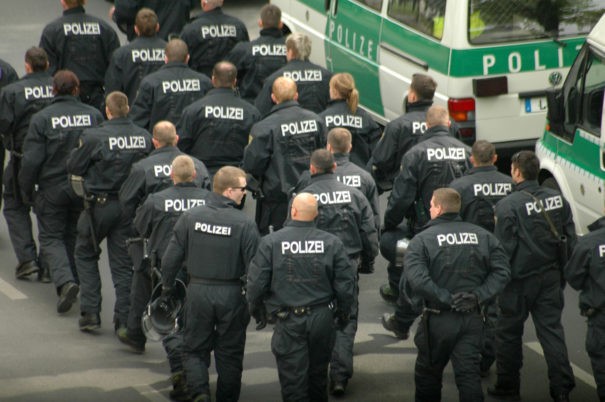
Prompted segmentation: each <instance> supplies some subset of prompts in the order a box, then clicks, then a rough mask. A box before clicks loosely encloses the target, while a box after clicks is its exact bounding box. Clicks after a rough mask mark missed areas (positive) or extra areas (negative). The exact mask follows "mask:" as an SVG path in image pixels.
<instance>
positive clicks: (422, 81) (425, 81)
mask: <svg viewBox="0 0 605 402" xmlns="http://www.w3.org/2000/svg"><path fill="white" fill-rule="evenodd" d="M410 88H411V89H412V90H413V91H414V92H415V93H416V95H418V100H425V101H430V100H433V97H434V96H435V90H436V89H437V83H436V82H435V80H434V79H433V77H431V76H429V75H426V74H414V75H412V83H411V84H410Z"/></svg>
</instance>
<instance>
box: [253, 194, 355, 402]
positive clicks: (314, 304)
mask: <svg viewBox="0 0 605 402" xmlns="http://www.w3.org/2000/svg"><path fill="white" fill-rule="evenodd" d="M317 214H318V212H317V201H316V200H315V197H314V196H313V195H312V194H308V193H300V194H298V195H297V196H296V198H294V201H293V202H292V207H291V211H290V215H291V217H292V220H290V221H288V223H287V224H286V226H285V227H284V228H283V229H281V230H279V231H277V232H274V233H271V234H269V235H268V236H265V237H264V238H263V240H262V241H261V244H260V246H259V248H258V252H257V253H256V255H255V256H254V260H253V261H252V263H251V265H250V270H249V272H248V286H247V289H248V293H247V298H248V303H249V304H250V311H251V313H252V314H253V316H254V317H255V318H256V319H257V322H260V323H261V324H262V323H263V322H266V315H267V314H265V313H268V314H269V315H270V316H272V317H275V318H276V320H277V321H276V323H275V330H274V332H273V338H272V339H271V351H272V352H273V355H274V356H275V360H276V362H277V370H278V373H279V382H280V385H281V395H282V399H283V400H284V401H318V402H322V401H326V402H327V400H328V394H327V392H326V389H327V387H326V385H327V384H326V382H327V371H328V363H329V362H330V354H331V353H332V345H333V344H334V337H335V328H334V319H335V318H336V325H337V327H339V328H343V327H344V326H345V325H346V324H347V321H348V316H349V314H350V313H351V311H352V306H353V302H354V297H355V270H354V267H353V266H352V265H351V264H350V259H349V258H348V256H347V251H346V249H345V246H344V245H343V243H342V242H341V241H340V239H339V238H338V237H336V236H335V235H333V234H331V233H328V232H325V231H323V230H320V229H317V228H316V227H315V223H314V220H315V218H316V217H317ZM311 267H313V268H312V269H309V268H311ZM333 304H336V311H334V310H333Z"/></svg>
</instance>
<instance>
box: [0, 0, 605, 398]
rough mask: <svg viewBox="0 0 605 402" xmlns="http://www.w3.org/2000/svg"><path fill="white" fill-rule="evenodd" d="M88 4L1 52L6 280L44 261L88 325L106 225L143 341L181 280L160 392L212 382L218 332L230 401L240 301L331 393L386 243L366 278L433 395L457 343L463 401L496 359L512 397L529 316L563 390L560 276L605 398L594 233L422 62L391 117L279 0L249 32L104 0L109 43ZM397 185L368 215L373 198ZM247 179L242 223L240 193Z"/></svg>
mask: <svg viewBox="0 0 605 402" xmlns="http://www.w3.org/2000/svg"><path fill="white" fill-rule="evenodd" d="M84 3H85V0H61V4H62V6H63V8H64V13H63V16H62V17H60V18H58V19H57V20H55V21H53V22H51V23H50V24H48V25H47V27H46V28H45V29H44V31H43V33H42V37H41V40H40V47H33V48H31V49H29V50H28V51H27V52H26V54H25V68H26V73H27V74H26V75H25V76H24V77H23V78H21V79H20V80H17V77H16V73H14V70H11V68H10V67H9V66H7V65H5V63H3V62H2V63H0V68H2V75H0V80H1V81H0V84H2V85H3V88H2V92H1V93H0V133H1V134H2V136H3V143H4V146H5V149H7V150H8V151H9V154H10V160H9V163H8V165H7V168H6V171H5V173H4V178H3V183H4V186H3V187H4V192H3V199H4V209H3V211H4V215H5V218H6V221H7V225H8V228H9V235H10V238H11V242H12V244H13V248H14V250H15V254H16V256H17V259H18V263H19V264H18V266H17V268H16V276H17V278H19V279H27V278H29V277H30V276H31V275H33V274H36V273H38V274H39V279H40V280H42V281H49V282H50V281H52V282H53V283H54V285H55V288H56V290H57V295H58V301H57V312H58V313H61V314H63V313H66V312H68V311H69V310H70V309H71V307H72V305H73V304H74V303H75V302H76V300H77V298H78V295H79V296H80V310H81V315H80V319H79V328H80V329H81V330H82V331H86V332H88V331H94V330H96V329H98V328H99V327H100V325H101V321H100V309H101V292H100V289H101V282H100V275H99V267H98V259H99V255H100V252H101V251H100V248H99V245H100V242H101V241H102V240H103V239H107V251H108V254H109V268H110V270H111V275H112V280H113V282H114V288H115V293H116V302H115V306H114V319H113V321H114V329H115V331H116V335H117V336H118V339H119V340H120V341H121V342H123V343H125V344H126V345H128V346H129V347H130V348H132V349H133V350H134V351H136V352H139V353H142V352H144V350H145V344H146V341H147V335H148V333H147V332H146V329H148V328H145V325H144V324H143V323H144V320H142V317H143V315H144V314H145V310H146V307H147V304H148V302H149V301H150V298H152V299H155V300H154V306H158V308H159V309H165V310H169V307H170V306H173V305H174V304H175V299H176V298H177V297H176V296H177V293H178V290H177V288H178V285H177V278H179V280H181V281H183V282H185V283H187V284H188V285H187V297H186V298H185V302H184V309H183V312H182V313H181V314H180V316H179V322H180V326H179V328H178V329H176V330H175V331H171V333H170V334H169V335H168V336H165V337H164V338H163V344H164V347H165V349H166V351H167V354H168V359H169V363H170V369H171V379H172V383H173V387H174V388H173V390H172V391H171V394H170V395H171V397H172V398H173V399H176V400H189V399H193V400H196V401H204V400H210V391H209V379H208V377H209V376H208V367H209V366H210V356H211V352H213V353H214V358H215V362H216V370H217V372H218V375H219V377H218V384H217V395H216V398H217V400H219V401H232V400H237V399H238V398H239V394H240V389H241V376H242V369H243V368H242V367H243V366H242V361H243V356H244V347H245V340H246V328H247V326H248V322H249V320H250V315H252V316H253V317H254V318H255V320H256V321H257V324H258V326H257V327H258V328H262V327H264V326H265V325H266V324H267V323H268V322H271V323H273V324H275V327H274V335H273V339H272V342H271V349H272V352H273V353H274V355H275V358H276V362H277V368H278V373H279V380H280V384H281V387H282V398H283V399H284V400H312V401H322V400H327V398H328V390H329V391H330V392H331V393H332V394H334V395H343V394H344V393H345V391H346V387H347V384H348V382H349V380H350V379H351V378H352V375H353V347H354V339H355V333H356V330H357V317H358V312H359V308H360V306H359V303H358V292H359V274H369V273H372V272H373V270H374V259H375V257H376V255H377V253H378V249H379V246H380V251H381V253H382V255H383V256H384V257H385V258H386V259H387V260H388V261H389V265H388V279H389V283H388V285H384V286H383V287H381V289H380V294H381V295H382V297H383V298H384V299H385V300H386V301H388V302H390V303H392V304H394V305H395V313H394V314H385V315H384V316H383V325H384V327H385V328H386V329H387V330H389V331H392V332H393V333H394V334H395V335H396V336H397V337H398V338H400V339H406V338H408V337H409V330H410V326H411V325H412V323H413V322H414V321H415V320H416V318H417V317H418V316H421V324H420V325H419V329H418V331H417V333H416V337H415V342H416V345H417V347H418V358H417V362H416V375H415V381H416V400H418V401H434V400H440V398H441V391H440V390H441V380H442V373H443V369H444V367H445V365H446V364H447V363H448V362H449V361H450V360H451V361H452V364H453V367H454V373H455V377H456V383H457V385H458V388H459V392H460V399H461V400H464V401H467V400H468V401H475V400H477V401H481V400H483V392H482V389H481V382H480V378H481V375H483V374H485V373H487V371H488V370H489V368H490V366H491V365H492V364H493V362H494V360H495V361H496V365H497V382H496V384H495V385H494V386H493V387H490V388H489V389H488V393H490V394H492V395H495V396H498V397H503V398H508V399H519V395H520V375H519V371H520V368H521V362H522V356H521V344H522V343H521V337H522V332H523V324H524V321H525V320H526V319H527V317H528V315H529V314H530V313H531V314H532V318H533V320H534V324H535V326H536V331H537V333H538V338H539V340H540V342H541V344H542V347H543V349H544V354H545V357H546V361H547V364H548V370H549V381H550V391H551V396H552V397H553V400H555V401H567V400H569V392H570V391H571V390H572V389H573V387H574V378H573V374H572V371H571V367H570V364H569V361H568V357H567V352H566V348H565V342H564V334H563V328H562V325H561V310H562V307H563V295H562V286H563V285H564V283H565V281H564V280H565V278H566V279H567V280H569V283H570V284H571V285H572V286H573V287H575V288H577V289H580V290H582V295H581V304H582V312H583V314H585V315H586V316H587V317H588V320H589V332H588V338H587V350H588V352H589V355H590V357H591V361H592V364H593V369H594V374H595V378H596V380H597V384H598V393H599V395H600V397H601V398H602V400H604V398H605V363H603V358H604V357H605V356H604V355H603V352H602V351H601V350H600V348H599V341H598V339H599V337H600V336H601V335H602V334H603V332H604V331H605V329H604V327H605V324H603V323H602V322H601V321H602V319H601V316H600V312H601V309H602V308H603V307H604V305H605V297H604V294H603V293H602V292H601V291H599V286H598V284H599V277H600V273H599V268H601V267H602V266H603V256H605V252H603V249H605V246H603V245H601V244H600V241H599V239H600V238H599V235H601V236H602V234H603V233H604V232H603V230H601V229H599V230H596V231H595V232H594V234H591V235H589V236H586V237H585V238H583V239H581V240H580V241H578V246H577V247H575V249H574V245H575V243H576V236H575V232H574V225H573V221H572V217H571V212H570V208H569V205H568V204H567V202H566V201H565V200H564V198H563V197H562V196H561V194H560V193H559V192H557V191H555V190H551V189H545V188H543V187H540V186H539V185H538V183H537V175H538V171H539V161H538V160H537V158H536V156H535V155H534V154H533V153H532V152H530V151H522V152H520V153H518V154H515V155H514V157H513V158H512V161H511V162H512V164H511V176H512V177H509V176H506V175H503V174H501V173H499V172H498V171H497V170H496V168H495V166H494V163H495V162H496V158H497V156H496V154H495V149H494V147H493V145H491V144H489V143H487V142H485V141H478V142H476V143H475V144H474V145H473V148H472V149H469V147H468V146H467V145H465V144H463V143H462V142H460V141H459V140H458V139H457V138H456V137H457V127H456V125H455V123H453V122H452V121H451V120H450V118H449V116H448V113H447V110H445V109H444V108H442V107H439V106H433V105H432V103H433V96H434V93H435V90H436V83H435V81H434V80H433V79H432V78H431V77H429V76H426V75H421V74H417V75H415V76H414V77H413V79H412V82H411V85H410V88H409V91H408V94H407V97H406V101H405V104H404V108H405V110H406V113H404V114H403V115H402V116H401V117H400V118H398V119H395V120H393V121H392V122H390V123H389V124H387V126H386V127H385V130H384V133H382V135H381V132H380V128H379V127H378V126H377V125H376V123H375V122H374V121H373V120H372V119H371V117H370V116H369V115H368V114H367V113H366V112H365V111H363V110H362V109H360V108H358V103H359V93H358V92H357V89H356V88H355V83H354V80H353V78H352V76H351V75H350V74H347V73H339V74H334V75H332V74H331V73H330V72H329V71H327V70H325V69H323V68H321V67H319V66H317V65H315V64H313V63H311V62H310V61H309V55H310V53H311V42H310V39H309V38H308V37H307V36H306V35H303V34H297V33H295V34H291V35H289V36H288V37H287V38H286V37H284V35H283V31H282V23H281V12H280V10H279V8H277V7H276V6H274V5H266V6H264V7H263V8H262V10H261V13H260V20H259V26H260V28H261V32H260V37H259V38H258V39H255V40H253V41H249V38H248V33H247V31H246V28H245V26H244V25H243V23H241V21H239V20H237V19H236V18H234V17H231V16H228V15H226V14H224V13H223V11H222V9H221V6H222V0H202V1H201V6H202V11H203V13H202V14H201V15H200V16H199V17H198V18H196V19H194V20H193V21H191V22H188V18H189V12H190V10H191V1H189V0H181V1H175V2H171V3H173V4H172V5H171V6H168V7H167V6H166V5H165V4H164V3H163V2H155V1H150V2H147V1H145V0H139V1H134V2H133V1H120V0H116V1H115V6H114V7H112V9H111V13H110V14H111V15H112V17H113V18H114V20H115V21H116V23H117V24H118V26H119V27H120V29H123V30H124V31H125V32H126V33H127V34H128V38H129V40H131V42H130V43H129V44H126V45H124V46H122V47H119V41H118V38H117V34H116V33H115V31H114V30H113V28H112V27H111V26H110V25H109V24H108V23H106V22H104V21H103V20H102V19H100V18H97V17H94V16H91V15H89V14H86V12H85V10H84V7H83V6H84ZM146 6H149V7H146ZM179 34H180V38H179V37H178V36H179ZM166 40H168V42H166ZM5 84H6V85H5ZM150 131H151V133H152V134H150ZM177 133H178V134H177ZM249 136H250V139H249V138H248V137H249ZM68 177H69V179H68ZM391 187H392V191H391V194H390V196H389V201H388V206H387V209H386V211H385V213H384V222H383V224H382V225H381V223H382V222H381V220H380V211H379V206H378V194H379V192H381V191H386V190H389V189H390V188H391ZM247 189H250V190H253V191H252V192H253V194H254V196H255V198H257V211H256V217H255V220H252V219H249V218H248V217H247V216H246V215H245V213H244V212H243V211H241V209H242V207H243V204H244V202H245V197H246V190H247ZM513 190H514V191H513ZM32 207H33V210H34V212H35V215H36V218H37V220H38V241H39V250H37V249H36V243H35V241H34V238H33V232H32V224H31V219H30V209H31V208H32ZM597 226H598V225H597ZM597 226H595V227H597ZM261 235H263V236H264V237H263V238H262V239H261ZM572 251H573V253H572ZM569 255H571V258H569V262H567V259H568V256H569ZM154 287H155V288H156V290H157V291H156V290H154ZM152 295H153V296H152ZM484 321H485V323H484ZM484 328H485V330H486V331H485V336H483V332H484ZM328 379H329V382H328Z"/></svg>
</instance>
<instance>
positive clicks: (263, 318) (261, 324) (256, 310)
mask: <svg viewBox="0 0 605 402" xmlns="http://www.w3.org/2000/svg"><path fill="white" fill-rule="evenodd" d="M250 315H251V316H252V317H254V320H255V321H256V330H257V331H260V330H261V329H263V328H265V327H266V326H267V308H266V307H265V304H264V303H258V304H251V305H250Z"/></svg>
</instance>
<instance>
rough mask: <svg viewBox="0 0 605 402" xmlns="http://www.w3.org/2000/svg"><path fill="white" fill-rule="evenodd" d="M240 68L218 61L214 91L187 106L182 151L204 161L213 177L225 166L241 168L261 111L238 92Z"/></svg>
mask: <svg viewBox="0 0 605 402" xmlns="http://www.w3.org/2000/svg"><path fill="white" fill-rule="evenodd" d="M236 81H237V69H236V68H235V66H234V65H233V64H231V63H229V62H218V63H216V65H215V66H214V69H213V70H212V85H213V86H214V89H211V90H210V91H209V92H208V93H207V94H206V95H205V96H204V97H203V98H202V99H200V100H198V101H196V102H194V103H192V104H191V105H189V106H187V108H185V110H184V111H183V115H182V116H181V120H180V122H179V125H178V126H179V133H181V137H180V139H179V144H178V145H179V148H180V149H181V150H182V151H183V152H185V153H187V154H189V155H193V156H195V157H196V158H198V159H200V160H202V161H203V162H204V163H205V164H206V166H207V167H208V169H209V170H210V173H211V174H214V173H216V171H217V170H219V169H220V168H221V167H223V166H225V165H231V166H241V164H242V159H243V158H244V148H245V147H246V145H248V136H249V134H250V129H251V128H252V125H253V124H254V123H256V122H258V121H259V120H260V114H259V113H258V110H256V108H255V107H254V106H252V105H251V104H249V103H248V102H246V101H244V100H243V99H241V98H240V97H239V96H238V95H237V93H236V92H235V84H236Z"/></svg>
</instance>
